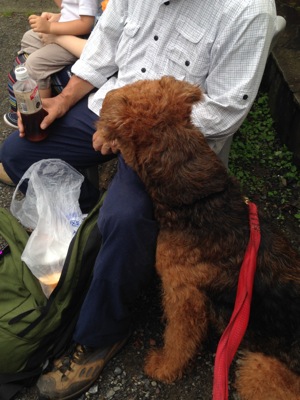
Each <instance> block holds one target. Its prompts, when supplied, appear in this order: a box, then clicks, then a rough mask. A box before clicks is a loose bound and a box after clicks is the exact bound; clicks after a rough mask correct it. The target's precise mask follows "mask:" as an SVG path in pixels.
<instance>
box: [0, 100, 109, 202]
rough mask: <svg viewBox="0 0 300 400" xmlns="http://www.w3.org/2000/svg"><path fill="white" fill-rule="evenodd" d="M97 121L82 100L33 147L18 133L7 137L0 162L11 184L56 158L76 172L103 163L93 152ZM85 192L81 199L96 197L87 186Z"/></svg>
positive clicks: (85, 101)
mask: <svg viewBox="0 0 300 400" xmlns="http://www.w3.org/2000/svg"><path fill="white" fill-rule="evenodd" d="M97 118H98V117H97V115H96V114H94V113H93V112H92V111H90V110H89V109H88V107H87V98H84V99H83V100H81V101H80V102H79V103H77V104H76V105H75V106H74V107H73V108H72V109H71V110H70V111H69V112H68V113H67V114H66V115H65V116H64V117H63V118H60V119H58V120H56V121H54V123H53V124H52V125H51V126H50V127H49V128H48V130H49V135H48V137H47V139H45V140H44V141H41V142H37V143H33V142H30V141H28V140H27V139H24V138H20V137H19V131H15V132H13V133H12V134H11V135H9V136H8V138H7V139H6V140H5V142H4V143H3V145H2V147H1V149H0V162H2V163H3V166H4V169H5V170H6V171H7V173H8V175H9V176H10V177H11V178H12V179H13V181H14V182H18V181H19V180H20V179H21V178H22V176H23V174H24V173H25V172H26V170H27V169H28V168H29V167H30V166H31V165H32V164H33V163H35V162H37V161H39V160H41V159H47V158H60V159H62V160H64V161H66V162H67V163H69V164H70V165H72V166H73V167H74V168H76V169H78V170H82V169H84V168H87V167H89V166H92V165H96V164H99V163H103V162H105V161H106V160H109V159H110V158H111V156H110V157H107V156H106V157H105V156H103V155H101V153H99V152H96V151H95V150H94V149H93V146H92V136H93V134H94V132H95V127H94V125H95V121H96V120H97ZM86 186H87V187H86ZM85 189H87V193H82V196H84V197H88V196H89V195H93V196H95V195H96V194H93V192H94V191H93V189H92V187H90V185H89V184H88V182H86V185H84V186H83V191H84V190H85ZM84 208H85V207H84Z"/></svg>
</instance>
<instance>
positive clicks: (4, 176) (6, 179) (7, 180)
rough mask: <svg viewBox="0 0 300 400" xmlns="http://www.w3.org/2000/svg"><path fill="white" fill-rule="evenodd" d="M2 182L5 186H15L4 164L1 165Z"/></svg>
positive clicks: (0, 177)
mask: <svg viewBox="0 0 300 400" xmlns="http://www.w3.org/2000/svg"><path fill="white" fill-rule="evenodd" d="M0 182H1V183H4V184H5V185H9V186H15V184H14V183H13V181H12V180H11V179H10V177H9V176H8V175H7V173H6V172H5V170H4V168H3V164H2V163H0Z"/></svg>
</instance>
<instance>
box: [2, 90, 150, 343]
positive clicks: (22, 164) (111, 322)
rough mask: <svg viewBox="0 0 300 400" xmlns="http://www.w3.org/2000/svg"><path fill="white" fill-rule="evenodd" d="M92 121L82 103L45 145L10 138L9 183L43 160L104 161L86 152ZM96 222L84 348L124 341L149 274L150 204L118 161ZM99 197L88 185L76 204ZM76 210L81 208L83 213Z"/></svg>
mask: <svg viewBox="0 0 300 400" xmlns="http://www.w3.org/2000/svg"><path fill="white" fill-rule="evenodd" d="M96 119H97V116H96V115H95V114H94V113H93V112H91V111H90V110H89V109H88V107H87V98H85V99H83V100H82V101H81V102H79V103H78V104H77V105H75V107H73V108H72V109H71V110H70V111H69V112H68V113H67V115H66V116H64V117H63V118H60V119H58V120H56V121H55V122H54V123H53V124H52V125H51V127H50V128H49V131H50V132H49V136H48V138H47V139H46V140H44V141H42V142H38V143H31V142H29V141H27V140H26V139H21V138H19V136H18V135H19V132H18V131H16V132H14V133H12V134H11V135H10V136H9V137H8V138H7V139H6V140H5V142H4V143H3V146H2V148H1V150H0V161H1V162H2V163H3V166H4V169H5V170H6V172H7V173H8V175H9V176H10V177H11V179H12V180H13V181H14V182H18V181H19V180H20V178H21V177H22V176H23V174H24V172H25V171H26V170H27V169H28V168H29V166H30V165H32V164H33V163H34V162H37V161H39V160H41V159H45V158H60V159H62V160H64V161H66V162H68V163H69V164H70V165H72V166H73V167H75V168H77V169H80V168H85V167H88V166H90V165H94V164H95V163H101V162H104V161H106V160H107V158H106V157H103V156H102V155H101V154H100V153H99V152H96V151H94V149H93V147H92V135H93V133H94V131H95V128H94V123H95V121H96ZM118 159H119V162H118V170H117V173H116V175H115V177H114V178H113V181H112V182H111V184H110V186H109V189H108V193H107V196H106V199H105V202H104V204H103V206H102V208H101V211H100V213H99V218H98V226H99V229H100V231H101V233H102V240H103V245H102V247H101V250H100V252H99V254H98V257H97V259H96V262H95V268H94V275H93V279H92V283H91V286H90V289H89V291H88V293H87V296H86V298H85V301H84V304H83V306H82V309H81V313H80V316H79V319H78V323H77V327H76V330H75V333H74V340H75V341H76V342H78V343H81V344H84V345H88V346H97V347H98V346H103V345H109V344H112V343H114V342H115V341H117V340H119V339H122V338H124V337H125V336H126V335H127V333H128V331H129V329H130V323H131V321H130V309H131V305H132V304H133V302H134V300H135V299H136V297H137V295H138V294H139V293H140V292H141V290H142V289H143V287H145V286H146V285H147V284H149V282H150V280H151V279H152V277H153V274H154V261H155V248H156V238H157V232H158V227H157V223H156V221H155V220H154V218H153V207H152V202H151V200H150V198H149V196H148V194H147V193H146V191H145V189H144V185H143V183H142V182H141V180H140V179H139V178H138V176H137V174H136V173H135V172H134V171H133V170H132V169H131V168H129V167H128V166H127V165H126V164H125V163H124V160H123V158H122V157H121V156H119V157H118ZM98 197H99V193H96V190H95V188H93V187H92V185H90V186H89V184H88V182H86V185H85V186H84V187H83V188H82V196H81V204H83V203H84V204H85V206H84V207H86V208H88V205H87V204H88V203H89V202H90V205H93V204H94V202H95V200H97V199H98ZM84 207H82V208H84Z"/></svg>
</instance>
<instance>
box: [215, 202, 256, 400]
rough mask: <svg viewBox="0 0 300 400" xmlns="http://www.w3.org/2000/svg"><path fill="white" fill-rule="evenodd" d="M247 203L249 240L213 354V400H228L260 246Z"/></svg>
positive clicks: (252, 210)
mask: <svg viewBox="0 0 300 400" xmlns="http://www.w3.org/2000/svg"><path fill="white" fill-rule="evenodd" d="M247 204H248V206H249V221H250V238H249V242H248V246H247V249H246V254H245V257H244V261H243V263H242V266H241V270H240V275H239V281H238V287H237V295H236V299H235V305H234V309H233V312H232V315H231V318H230V321H229V324H228V325H227V327H226V329H225V331H224V332H223V335H222V337H221V339H220V341H219V344H218V348H217V352H216V358H215V365H214V382H213V400H227V399H228V374H229V368H230V364H231V362H232V360H233V357H234V355H235V353H236V351H237V349H238V347H239V345H240V343H241V341H242V339H243V336H244V334H245V332H246V329H247V326H248V321H249V315H250V306H251V299H252V291H253V282H254V275H255V270H256V259H257V252H258V248H259V244H260V228H259V220H258V214H257V207H256V205H255V204H253V203H251V202H247Z"/></svg>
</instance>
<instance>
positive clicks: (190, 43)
mask: <svg viewBox="0 0 300 400" xmlns="http://www.w3.org/2000/svg"><path fill="white" fill-rule="evenodd" d="M275 18H276V8H275V4H274V0H170V1H166V0H165V1H163V0H109V3H108V6H107V8H106V10H105V12H104V13H103V15H102V16H101V18H100V20H99V22H98V24H97V25H96V27H95V28H94V30H93V32H92V34H91V36H90V38H89V40H88V42H87V44H86V46H85V48H84V51H83V54H82V56H81V58H80V59H79V60H78V61H77V62H76V63H75V65H74V66H73V69H72V71H73V73H75V74H76V75H77V76H79V77H81V78H83V79H85V80H87V81H89V82H90V83H91V84H92V85H93V86H95V87H96V88H99V89H98V91H97V92H96V93H93V94H92V95H90V98H89V108H90V109H91V110H92V111H94V112H95V113H96V114H97V115H98V114H99V110H100V108H101V105H102V101H103V99H104V97H105V95H106V93H107V92H108V91H109V90H111V89H115V88H117V87H120V86H123V85H125V84H127V83H131V82H134V81H136V80H139V79H158V78H160V77H161V76H163V75H172V76H174V77H175V78H177V79H180V80H186V81H189V82H191V83H194V84H197V85H199V86H200V87H201V88H202V90H203V92H204V94H205V95H204V101H202V102H201V103H198V104H197V105H195V106H194V109H193V122H194V123H195V125H197V126H198V127H199V128H200V129H201V131H202V132H203V134H204V135H205V136H206V137H207V138H208V139H211V140H213V141H216V142H219V143H220V144H221V146H222V143H223V142H224V139H226V138H228V137H229V136H231V135H233V134H234V133H235V132H236V131H237V129H238V128H239V126H240V125H241V123H242V122H243V120H244V118H245V117H246V115H247V113H248V111H249V110H250V107H251V105H252V103H253V101H254V99H255V97H256V94H257V91H258V88H259V84H260V81H261V78H262V75H263V71H264V68H265V63H266V60H267V57H268V52H269V47H270V43H271V40H272V38H273V35H274V31H275ZM116 73H117V76H113V75H114V74H116ZM217 152H218V151H217Z"/></svg>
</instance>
